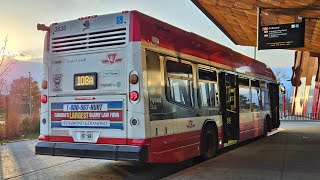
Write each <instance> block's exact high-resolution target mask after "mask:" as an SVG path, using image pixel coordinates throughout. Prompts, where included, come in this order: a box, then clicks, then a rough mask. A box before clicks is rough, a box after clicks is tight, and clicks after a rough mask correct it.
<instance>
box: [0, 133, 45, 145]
mask: <svg viewBox="0 0 320 180" xmlns="http://www.w3.org/2000/svg"><path fill="white" fill-rule="evenodd" d="M38 137H39V133H32V134H28V135H24V136H20V137H15V138H12V139H3V140H0V144H3V143H8V142H11V141H18V140H22V139H38Z"/></svg>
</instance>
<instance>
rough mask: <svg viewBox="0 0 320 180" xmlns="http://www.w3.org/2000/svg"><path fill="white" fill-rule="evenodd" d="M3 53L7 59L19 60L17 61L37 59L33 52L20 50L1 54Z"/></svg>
mask: <svg viewBox="0 0 320 180" xmlns="http://www.w3.org/2000/svg"><path fill="white" fill-rule="evenodd" d="M1 55H2V56H4V57H5V59H11V60H17V61H29V60H33V59H36V58H35V57H33V56H32V55H31V54H27V53H24V52H19V51H9V52H6V53H2V54H0V56H1Z"/></svg>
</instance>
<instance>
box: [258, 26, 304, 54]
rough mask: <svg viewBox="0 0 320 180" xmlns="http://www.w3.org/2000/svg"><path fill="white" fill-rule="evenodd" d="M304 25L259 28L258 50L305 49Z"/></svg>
mask: <svg viewBox="0 0 320 180" xmlns="http://www.w3.org/2000/svg"><path fill="white" fill-rule="evenodd" d="M304 32H305V25H304V22H303V23H292V24H279V25H271V26H260V27H259V40H258V49H259V50H262V49H288V48H299V47H304Z"/></svg>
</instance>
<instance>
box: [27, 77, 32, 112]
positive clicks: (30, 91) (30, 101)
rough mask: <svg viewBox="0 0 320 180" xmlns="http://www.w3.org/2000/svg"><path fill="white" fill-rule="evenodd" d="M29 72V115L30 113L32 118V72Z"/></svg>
mask: <svg viewBox="0 0 320 180" xmlns="http://www.w3.org/2000/svg"><path fill="white" fill-rule="evenodd" d="M28 74H29V115H30V118H31V104H32V103H31V73H30V72H28Z"/></svg>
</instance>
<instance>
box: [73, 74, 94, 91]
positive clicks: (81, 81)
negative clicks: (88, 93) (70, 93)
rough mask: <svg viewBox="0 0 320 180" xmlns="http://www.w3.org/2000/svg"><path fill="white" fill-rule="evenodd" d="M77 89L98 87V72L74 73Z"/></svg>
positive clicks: (75, 87)
mask: <svg viewBox="0 0 320 180" xmlns="http://www.w3.org/2000/svg"><path fill="white" fill-rule="evenodd" d="M74 89H75V90H90V89H97V73H80V74H75V75H74Z"/></svg>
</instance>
